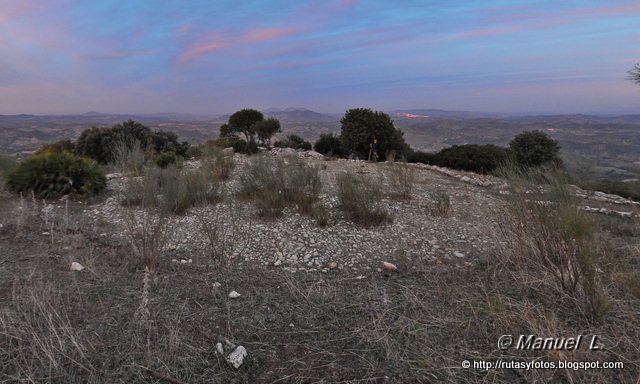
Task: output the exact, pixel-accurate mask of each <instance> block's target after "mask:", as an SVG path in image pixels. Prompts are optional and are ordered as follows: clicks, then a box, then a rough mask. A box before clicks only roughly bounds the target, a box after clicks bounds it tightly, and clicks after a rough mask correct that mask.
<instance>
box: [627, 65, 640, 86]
mask: <svg viewBox="0 0 640 384" xmlns="http://www.w3.org/2000/svg"><path fill="white" fill-rule="evenodd" d="M629 78H630V79H631V80H633V81H635V82H636V83H637V84H640V64H636V65H634V66H633V68H632V69H631V70H630V71H629Z"/></svg>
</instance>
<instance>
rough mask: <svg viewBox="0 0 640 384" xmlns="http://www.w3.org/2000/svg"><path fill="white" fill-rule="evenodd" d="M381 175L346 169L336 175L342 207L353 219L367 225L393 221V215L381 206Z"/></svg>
mask: <svg viewBox="0 0 640 384" xmlns="http://www.w3.org/2000/svg"><path fill="white" fill-rule="evenodd" d="M378 179H379V177H377V176H375V177H364V176H362V175H359V174H355V173H352V172H348V171H344V172H341V173H339V174H338V175H337V176H336V182H337V185H338V201H339V202H340V209H341V210H342V211H343V212H345V213H346V214H347V215H348V216H349V218H350V219H351V220H353V221H354V222H356V223H358V224H361V225H363V226H365V227H371V226H376V225H380V224H384V223H388V222H391V221H392V217H391V216H390V215H389V213H387V212H386V211H385V210H384V209H382V207H381V201H382V195H383V194H382V187H381V186H380V184H379V183H378V182H377V180H378Z"/></svg>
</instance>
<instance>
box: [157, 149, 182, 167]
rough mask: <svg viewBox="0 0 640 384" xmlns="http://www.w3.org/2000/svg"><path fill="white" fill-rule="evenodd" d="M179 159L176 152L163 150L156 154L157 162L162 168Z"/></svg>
mask: <svg viewBox="0 0 640 384" xmlns="http://www.w3.org/2000/svg"><path fill="white" fill-rule="evenodd" d="M177 161H178V158H177V157H176V154H175V152H162V153H161V154H159V155H158V156H156V164H157V165H158V167H160V168H167V167H168V166H170V165H173V164H175V163H176V162H177Z"/></svg>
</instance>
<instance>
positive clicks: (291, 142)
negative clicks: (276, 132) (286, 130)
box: [273, 135, 311, 151]
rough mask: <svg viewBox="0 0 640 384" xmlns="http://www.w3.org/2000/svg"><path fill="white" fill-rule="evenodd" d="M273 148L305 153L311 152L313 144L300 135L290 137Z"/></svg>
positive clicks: (278, 142) (276, 143)
mask: <svg viewBox="0 0 640 384" xmlns="http://www.w3.org/2000/svg"><path fill="white" fill-rule="evenodd" d="M273 146H274V147H279V148H293V149H300V150H303V151H310V150H311V143H310V142H308V141H306V140H305V139H303V138H302V137H300V136H298V135H289V136H287V137H286V139H284V140H278V141H276V142H275V143H274V144H273Z"/></svg>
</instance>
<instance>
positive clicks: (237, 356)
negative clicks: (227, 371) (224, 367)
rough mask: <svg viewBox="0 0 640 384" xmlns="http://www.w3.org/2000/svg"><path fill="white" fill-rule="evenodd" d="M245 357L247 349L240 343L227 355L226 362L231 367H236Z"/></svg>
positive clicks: (238, 366)
mask: <svg viewBox="0 0 640 384" xmlns="http://www.w3.org/2000/svg"><path fill="white" fill-rule="evenodd" d="M245 357H247V350H246V349H245V348H244V347H243V346H242V345H239V346H238V347H237V348H236V349H234V350H233V352H231V353H230V354H229V356H227V362H228V363H229V364H231V365H232V366H233V368H235V369H238V368H240V366H241V365H242V363H243V362H244V358H245Z"/></svg>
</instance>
